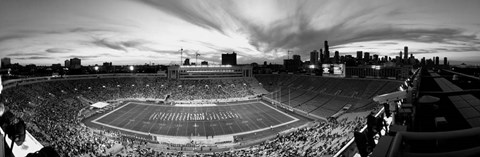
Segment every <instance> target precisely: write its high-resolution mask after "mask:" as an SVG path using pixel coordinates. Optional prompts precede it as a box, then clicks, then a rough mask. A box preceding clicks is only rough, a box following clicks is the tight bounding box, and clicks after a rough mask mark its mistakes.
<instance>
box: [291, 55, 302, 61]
mask: <svg viewBox="0 0 480 157" xmlns="http://www.w3.org/2000/svg"><path fill="white" fill-rule="evenodd" d="M293 60H295V61H301V59H300V55H293Z"/></svg>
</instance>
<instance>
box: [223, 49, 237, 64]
mask: <svg viewBox="0 0 480 157" xmlns="http://www.w3.org/2000/svg"><path fill="white" fill-rule="evenodd" d="M222 65H237V54H236V53H235V52H233V53H232V54H228V53H226V54H222Z"/></svg>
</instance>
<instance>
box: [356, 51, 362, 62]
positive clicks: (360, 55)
mask: <svg viewBox="0 0 480 157" xmlns="http://www.w3.org/2000/svg"><path fill="white" fill-rule="evenodd" d="M362 56H363V52H362V51H357V60H362Z"/></svg>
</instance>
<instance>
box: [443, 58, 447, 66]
mask: <svg viewBox="0 0 480 157" xmlns="http://www.w3.org/2000/svg"><path fill="white" fill-rule="evenodd" d="M443 65H448V61H447V57H443Z"/></svg>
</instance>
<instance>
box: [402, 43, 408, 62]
mask: <svg viewBox="0 0 480 157" xmlns="http://www.w3.org/2000/svg"><path fill="white" fill-rule="evenodd" d="M403 52H404V54H403V56H404V57H403V59H404V60H405V61H408V47H407V46H405V47H403Z"/></svg>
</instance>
